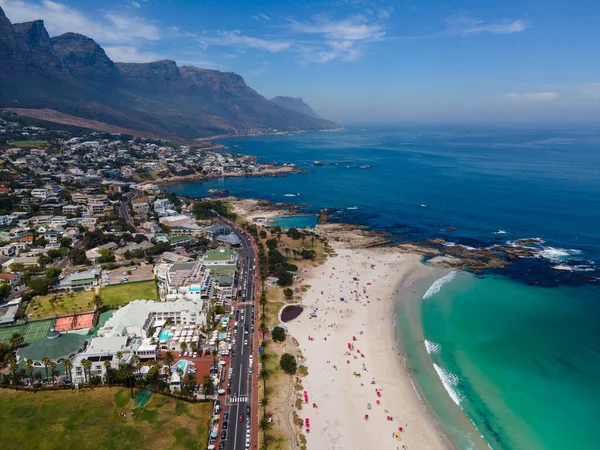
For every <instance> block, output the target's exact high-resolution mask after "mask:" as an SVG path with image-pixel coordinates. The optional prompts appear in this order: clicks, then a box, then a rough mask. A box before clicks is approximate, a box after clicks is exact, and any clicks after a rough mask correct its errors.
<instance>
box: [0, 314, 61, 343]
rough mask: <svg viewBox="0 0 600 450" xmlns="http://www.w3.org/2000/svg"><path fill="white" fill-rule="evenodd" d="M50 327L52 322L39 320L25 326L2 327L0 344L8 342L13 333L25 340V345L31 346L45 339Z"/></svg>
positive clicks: (0, 329)
mask: <svg viewBox="0 0 600 450" xmlns="http://www.w3.org/2000/svg"><path fill="white" fill-rule="evenodd" d="M50 325H52V320H40V321H38V322H30V323H28V324H26V325H15V326H13V327H2V328H0V342H8V340H9V339H10V337H11V336H12V334H13V333H19V334H20V335H21V336H23V338H24V339H25V343H26V344H31V343H32V342H35V341H38V340H40V339H42V338H43V337H46V334H47V333H48V330H49V329H50Z"/></svg>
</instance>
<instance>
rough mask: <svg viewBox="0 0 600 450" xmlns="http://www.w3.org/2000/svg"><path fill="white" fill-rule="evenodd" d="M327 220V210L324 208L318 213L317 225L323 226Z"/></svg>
mask: <svg viewBox="0 0 600 450" xmlns="http://www.w3.org/2000/svg"><path fill="white" fill-rule="evenodd" d="M328 220H329V210H328V209H327V208H325V209H322V210H321V211H319V219H318V221H317V223H318V224H319V225H325V224H326V223H327V221H328Z"/></svg>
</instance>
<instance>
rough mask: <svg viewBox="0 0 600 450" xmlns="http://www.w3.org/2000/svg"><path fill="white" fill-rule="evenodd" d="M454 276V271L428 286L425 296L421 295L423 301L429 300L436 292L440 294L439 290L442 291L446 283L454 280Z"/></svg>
mask: <svg viewBox="0 0 600 450" xmlns="http://www.w3.org/2000/svg"><path fill="white" fill-rule="evenodd" d="M455 276H456V271H454V272H450V273H449V274H448V275H446V276H444V277H442V278H440V279H439V280H436V281H434V283H433V284H432V285H431V286H429V289H427V292H425V295H423V299H426V298H429V297H431V296H432V295H435V294H437V293H438V292H440V289H442V286H443V285H445V284H446V283H450V282H451V281H452V280H454V277H455Z"/></svg>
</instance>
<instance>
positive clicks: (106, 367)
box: [104, 360, 110, 387]
mask: <svg viewBox="0 0 600 450" xmlns="http://www.w3.org/2000/svg"><path fill="white" fill-rule="evenodd" d="M104 369H105V370H106V382H107V383H108V387H110V372H109V369H110V361H109V360H106V361H104Z"/></svg>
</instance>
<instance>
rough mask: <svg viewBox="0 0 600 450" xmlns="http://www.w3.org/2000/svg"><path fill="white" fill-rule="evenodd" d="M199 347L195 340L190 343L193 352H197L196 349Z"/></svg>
mask: <svg viewBox="0 0 600 450" xmlns="http://www.w3.org/2000/svg"><path fill="white" fill-rule="evenodd" d="M197 347H198V346H197V345H196V343H195V342H192V343H191V344H190V348H191V349H192V351H193V352H195V351H196V348H197Z"/></svg>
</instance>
